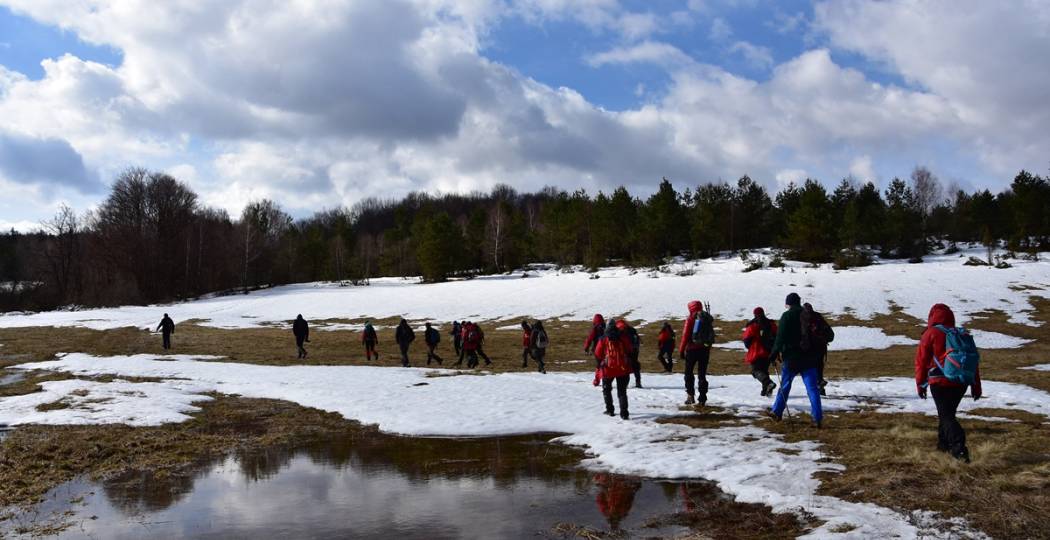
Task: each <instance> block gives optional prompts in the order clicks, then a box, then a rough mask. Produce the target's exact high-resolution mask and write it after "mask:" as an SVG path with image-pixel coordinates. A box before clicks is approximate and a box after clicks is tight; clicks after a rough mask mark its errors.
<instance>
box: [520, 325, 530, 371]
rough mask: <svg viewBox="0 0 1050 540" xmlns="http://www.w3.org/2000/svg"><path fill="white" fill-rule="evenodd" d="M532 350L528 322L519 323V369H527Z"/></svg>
mask: <svg viewBox="0 0 1050 540" xmlns="http://www.w3.org/2000/svg"><path fill="white" fill-rule="evenodd" d="M531 349H532V327H531V326H529V321H521V367H529V354H530V352H531Z"/></svg>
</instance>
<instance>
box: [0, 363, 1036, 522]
mask: <svg viewBox="0 0 1050 540" xmlns="http://www.w3.org/2000/svg"><path fill="white" fill-rule="evenodd" d="M17 367H19V368H22V369H48V370H57V371H65V372H70V373H74V374H79V375H102V374H112V375H120V376H137V377H154V378H161V379H169V378H180V379H185V380H170V381H165V382H163V383H139V384H132V383H127V382H122V381H115V382H113V383H96V382H91V381H79V380H73V381H56V382H54V383H45V384H46V386H45V390H44V393H43V395H37V394H33V395H30V396H18V397H16V398H7V399H3V400H0V423H9V424H20V423H28V422H38V423H89V422H90V423H105V422H134V423H135V425H146V424H150V423H153V424H159V423H164V422H177V421H181V420H184V419H185V413H186V412H188V411H190V410H192V405H190V403H191V402H192V401H195V400H199V399H202V398H204V396H202V395H201V394H202V393H203V392H208V391H214V392H219V393H224V394H240V395H242V396H245V397H252V398H274V399H285V400H289V401H293V402H296V403H299V404H301V405H304V406H307V407H315V408H318V409H322V410H326V411H332V412H337V413H339V414H341V415H343V416H344V417H346V418H349V419H353V420H357V421H360V422H363V423H366V424H376V425H377V426H378V427H379V428H380V429H382V430H383V431H386V432H390V433H398V434H404V435H415V436H491V435H504V434H516V433H535V432H554V433H565V434H566V435H565V436H563V437H561V438H560V439H559V440H561V441H562V442H565V443H567V444H573V445H579V446H583V447H586V448H587V449H588V453H589V456H590V457H589V458H588V459H587V460H586V462H585V463H584V465H585V466H587V467H592V468H599V469H603V470H611V471H614V472H622V473H627V474H637V475H643V476H649V477H660V478H707V479H710V480H713V481H715V482H717V483H718V484H719V486H720V487H721V489H723V490H725V491H726V492H728V493H731V494H733V495H735V496H736V498H737V499H738V500H740V501H743V502H753V503H761V504H768V505H770V506H772V507H773V509H774V510H775V511H777V512H793V511H796V510H797V509H798V508H799V507H802V508H805V509H806V510H807V511H809V512H812V513H813V514H814V515H816V516H817V517H818V518H820V519H823V520H826V523H825V525H823V526H822V527H820V528H819V529H817V530H816V531H814V533H813V535H814V536H828V535H831V534H832V533H831V529H833V528H835V527H836V526H844V525H846V524H852V525H855V526H856V527H857V528H856V529H853V530H852V531H850V532H849V533H847V535H848V536H852V537H858V538H860V537H891V536H901V537H917V536H921V535H926V534H934V535H935V536H936V533H937V529H936V528H933V529H931V530H927V529H926V528H924V527H922V526H920V525H917V524H916V523H914V522H913V521H912V520H911V519H910V518H909V516H906V515H904V514H900V513H897V512H895V511H892V510H890V509H887V508H882V507H879V506H875V505H871V504H857V503H850V502H845V501H842V500H839V499H835V498H832V497H825V496H820V495H817V494H816V490H817V487H818V485H819V480H817V479H816V478H815V474H816V473H818V472H820V471H834V470H839V469H840V467H841V466H839V465H836V464H833V463H826V462H824V461H822V460H823V458H824V457H825V456H824V455H823V454H822V453H821V452H820V450H819V447H818V445H817V444H816V443H814V442H812V441H802V442H798V443H788V442H785V441H784V440H783V438H782V437H780V436H777V435H775V434H771V433H769V432H767V431H765V430H763V429H761V428H760V427H757V426H729V427H724V428H721V429H696V428H690V427H688V426H684V425H679V424H661V423H657V422H656V421H655V420H657V419H658V418H662V417H668V416H673V415H680V414H683V413H682V412H680V411H679V410H678V403H679V402H680V401H681V399H682V398H683V394H684V392H683V391H682V382H681V375H677V374H676V375H656V374H646V375H645V383H646V385H647V387H646V388H645V389H642V390H635V389H632V390H631V391H630V400H631V415H632V420H630V421H621V420H618V419H612V418H606V417H605V416H603V415H602V414H601V410H602V408H603V406H602V402H601V395H600V392H599V390H598V389H596V388H594V387H593V386H592V385H591V379H592V377H591V374H589V373H550V374H548V375H540V374H535V373H504V374H498V375H487V376H479V377H427V376H426V374H427V373H428V372H429V370H425V369H411V368H409V369H402V368H381V367H371V366H262V365H246V364H233V363H218V362H198V361H194V360H191V359H189V358H181V359H178V360H176V361H158V360H157V359H156V357H153V356H149V355H137V356H124V357H107V358H99V357H93V356H89V355H85V354H68V355H65V356H63V357H61V358H59V359H57V360H54V361H50V362H41V363H36V364H26V365H21V366H17ZM710 380H711V390H710V395H709V401H708V402H709V404H710V405H712V406H718V407H727V408H730V409H734V410H736V411H740V412H741V413H742V414H756V413H757V412H758V411H760V410H762V409H764V408H766V407H768V406H769V405H770V399H769V398H762V397H760V396H759V395H758V393H759V392H758V390H759V389H758V386H757V383H756V382H755V381H754V380H753V379H751V377H750V376H747V375H729V376H715V377H711V378H710ZM424 381H425V382H426V383H427V384H426V385H422V386H417V385H416V383H419V382H424ZM797 386H801V385H797ZM984 389H985V395H986V396H987V399H985V400H982V401H980V402H978V403H974V402H973V401H972V400H967V401H964V402H963V404H962V405H961V406H960V410H961V411H963V412H965V411H968V410H971V409H973V408H975V407H985V406H987V407H1000V408H1012V409H1022V410H1028V411H1031V412H1035V413H1038V414H1043V415H1050V394H1047V393H1046V392H1042V391H1039V390H1035V389H1032V388H1028V387H1025V386H1022V385H1017V384H1010V383H999V382H994V381H986V382H985V385H984ZM73 391H79V394H82V395H79V396H76V397H77V398H78V400H79V401H76V400H75V401H74V403H75V404H76V406H74V407H72V408H70V409H55V410H51V411H47V412H40V411H37V410H36V409H35V407H36V405H39V404H41V403H47V402H52V401H55V400H57V399H62V398H67V399H69V398H70V396H71V392H73ZM829 391H830V393H831V396H829V398H828V399H826V400H825V402H824V403H825V409H826V410H828V411H836V410H852V409H857V408H859V407H861V406H872V405H875V406H876V407H877V408H878V409H879V410H882V411H885V412H921V413H925V414H930V415H932V414H935V411H934V407H933V404H932V402H928V401H922V400H920V399H918V397H916V396H915V392H914V382H913V381H912V380H911V379H908V378H892V377H884V378H879V379H870V380H842V381H833V382H832V386H831V387H830V388H829ZM464 400H467V401H464ZM468 403H484V404H485V411H484V412H483V413H477V412H476V411H475V409H474V408H471V407H464V405H465V404H468ZM789 404H790V409H791V411H792V414H793V413H794V411H799V410H807V409H808V405H807V400H806V397H805V392H804V391H802V390H801V388H797V389H796V390H795V395H794V396H793V397H792V399H791V400H789ZM434 410H440V411H445V412H444V413H442V414H437V415H435V414H433V413H432V411H434ZM931 429H932V428H931ZM776 450H784V451H787V452H788V453H787V454H785V453H783V452H777V451H776ZM756 456H760V457H761V459H756ZM785 475H790V477H789V478H788V477H786V476H785Z"/></svg>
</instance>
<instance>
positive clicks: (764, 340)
mask: <svg viewBox="0 0 1050 540" xmlns="http://www.w3.org/2000/svg"><path fill="white" fill-rule="evenodd" d="M753 313H754V314H755V318H754V319H751V322H749V323H747V326H745V327H744V346H745V347H747V356H745V357H744V362H746V363H747V364H748V365H750V366H751V376H752V377H754V378H755V379H756V380H758V382H760V383H762V396H763V397H765V396H769V395H771V394H772V392H773V389H775V388H776V387H777V383H775V382H773V381H772V380H770V378H769V360H770V353H771V352H772V351H773V342H774V341H775V340H776V337H777V323H775V322H773V321H771V320H769V318H768V317H766V311H765V310H764V309H762V308H760V307H757V308H755V310H754V312H753Z"/></svg>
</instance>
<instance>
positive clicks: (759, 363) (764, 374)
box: [751, 358, 773, 388]
mask: <svg viewBox="0 0 1050 540" xmlns="http://www.w3.org/2000/svg"><path fill="white" fill-rule="evenodd" d="M751 376H752V377H754V378H755V380H757V381H758V382H760V383H762V388H765V387H767V386H769V385H770V384H772V383H773V381H772V379H770V378H769V359H768V358H766V359H765V360H755V362H754V363H753V364H751Z"/></svg>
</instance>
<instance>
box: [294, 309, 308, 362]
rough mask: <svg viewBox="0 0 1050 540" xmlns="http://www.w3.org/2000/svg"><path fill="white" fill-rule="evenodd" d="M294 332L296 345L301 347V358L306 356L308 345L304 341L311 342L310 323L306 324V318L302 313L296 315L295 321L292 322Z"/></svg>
mask: <svg viewBox="0 0 1050 540" xmlns="http://www.w3.org/2000/svg"><path fill="white" fill-rule="evenodd" d="M292 334H294V335H295V347H296V348H297V349H299V359H300V360H302V359H304V358H306V347H304V346H303V343H304V342H305V343H309V342H310V325H308V324H306V319H304V318H303V316H302V314H299V315H298V316H296V317H295V322H294V323H292Z"/></svg>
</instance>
